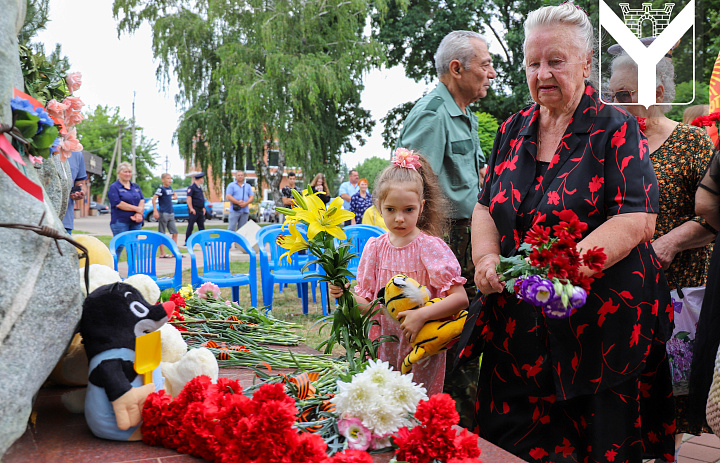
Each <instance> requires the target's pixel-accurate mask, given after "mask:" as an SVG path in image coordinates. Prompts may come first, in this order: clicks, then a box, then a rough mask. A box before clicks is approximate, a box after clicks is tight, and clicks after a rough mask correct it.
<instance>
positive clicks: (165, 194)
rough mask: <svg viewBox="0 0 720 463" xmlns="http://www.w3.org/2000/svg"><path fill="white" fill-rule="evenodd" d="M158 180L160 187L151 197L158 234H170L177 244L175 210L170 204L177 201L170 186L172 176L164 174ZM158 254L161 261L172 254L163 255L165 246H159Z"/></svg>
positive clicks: (175, 194)
mask: <svg viewBox="0 0 720 463" xmlns="http://www.w3.org/2000/svg"><path fill="white" fill-rule="evenodd" d="M160 180H161V181H162V185H160V186H159V187H158V188H157V190H155V194H154V195H153V197H152V206H153V217H155V220H157V221H158V232H159V233H165V232H170V235H171V236H172V240H173V241H175V244H177V237H178V231H177V225H176V224H175V209H174V208H173V203H172V202H173V200H174V199H177V193H175V192H174V191H173V189H172V187H171V186H170V185H171V184H172V175H170V174H168V173H167V172H166V173H164V174H162V175H161V176H160ZM159 254H160V255H159V257H160V258H161V259H170V258H172V257H173V255H172V253H165V246H160V252H159ZM183 255H184V254H183Z"/></svg>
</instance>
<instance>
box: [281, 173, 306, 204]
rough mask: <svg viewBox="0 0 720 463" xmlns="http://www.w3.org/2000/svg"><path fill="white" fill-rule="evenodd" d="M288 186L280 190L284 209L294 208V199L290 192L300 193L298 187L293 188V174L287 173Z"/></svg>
mask: <svg viewBox="0 0 720 463" xmlns="http://www.w3.org/2000/svg"><path fill="white" fill-rule="evenodd" d="M287 178H288V184H287V185H286V186H285V187H283V189H282V190H280V193H281V194H282V202H283V206H285V207H295V199H294V197H293V194H292V190H295V191H297V192H298V193H301V191H300V190H299V189H298V187H296V186H295V172H292V171H291V172H288V174H287Z"/></svg>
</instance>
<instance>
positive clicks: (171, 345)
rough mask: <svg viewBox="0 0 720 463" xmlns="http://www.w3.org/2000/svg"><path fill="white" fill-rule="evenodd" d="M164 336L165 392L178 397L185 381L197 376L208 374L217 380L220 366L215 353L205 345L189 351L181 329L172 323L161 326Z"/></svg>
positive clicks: (162, 363)
mask: <svg viewBox="0 0 720 463" xmlns="http://www.w3.org/2000/svg"><path fill="white" fill-rule="evenodd" d="M160 334H161V336H162V345H161V347H162V362H161V363H160V369H161V370H162V375H163V378H165V392H167V393H168V394H170V395H171V396H173V397H177V395H178V394H180V391H182V390H183V388H184V387H185V383H187V382H188V381H190V380H191V379H193V378H195V377H196V376H200V375H205V376H208V377H209V378H210V379H211V380H212V382H213V383H215V382H217V379H218V374H219V372H220V368H219V367H218V363H217V359H216V358H215V355H214V354H213V353H212V352H211V351H210V349H207V348H205V347H198V348H197V349H191V350H190V351H188V347H187V343H186V342H185V341H184V340H183V338H182V335H181V334H180V331H178V330H177V329H176V328H175V327H174V326H172V325H168V324H166V325H163V326H162V328H160Z"/></svg>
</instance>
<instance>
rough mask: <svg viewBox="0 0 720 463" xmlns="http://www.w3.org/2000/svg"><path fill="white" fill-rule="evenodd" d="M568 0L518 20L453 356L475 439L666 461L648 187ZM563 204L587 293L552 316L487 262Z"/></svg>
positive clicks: (536, 454) (642, 145)
mask: <svg viewBox="0 0 720 463" xmlns="http://www.w3.org/2000/svg"><path fill="white" fill-rule="evenodd" d="M593 35H594V34H593V28H592V24H591V23H590V21H589V19H588V17H587V15H586V13H585V12H584V11H582V10H581V9H578V8H577V7H576V6H575V5H574V4H573V3H570V2H566V3H564V4H562V5H559V6H551V7H544V8H540V9H538V10H536V11H533V12H532V13H530V14H529V15H528V18H527V21H526V23H525V44H524V51H525V60H524V62H525V73H526V77H527V83H528V87H529V89H530V94H531V96H532V98H533V100H534V101H535V104H534V105H532V106H529V107H527V108H525V109H524V110H522V111H520V112H519V113H517V114H515V115H513V116H512V117H510V119H508V120H507V121H505V122H504V123H503V124H502V126H501V128H500V130H499V131H498V134H497V138H496V140H495V144H494V147H493V151H492V154H491V156H490V162H489V165H488V174H487V177H486V182H485V186H484V188H483V190H482V192H481V194H480V197H479V201H478V204H476V206H475V211H474V213H473V224H472V240H473V241H472V248H473V261H474V262H475V269H476V271H475V283H476V284H477V286H478V289H479V291H480V292H481V293H482V294H483V297H480V298H476V300H475V301H473V304H472V305H471V307H470V315H469V317H468V320H467V322H466V323H465V330H464V331H463V334H462V337H461V340H460V345H459V347H458V352H459V353H460V354H459V359H460V360H461V361H462V360H464V359H467V358H472V357H473V355H474V354H476V353H479V352H480V351H482V352H483V360H482V364H481V370H480V381H479V387H478V395H477V404H476V408H475V409H476V421H477V428H476V429H477V431H478V432H479V433H480V435H481V437H484V438H485V439H487V440H488V441H490V442H493V443H494V444H496V445H499V446H500V447H502V448H504V449H506V450H508V451H509V452H512V453H514V454H515V455H517V456H518V457H520V458H522V459H523V460H526V461H532V462H536V461H543V462H545V461H547V462H554V463H557V462H582V461H593V462H599V461H621V462H625V461H627V462H638V463H639V462H641V461H642V459H643V457H645V458H650V457H667V458H672V456H673V447H674V446H673V436H672V434H673V429H674V416H673V403H672V386H671V383H670V373H669V366H668V361H667V357H666V354H665V341H666V340H667V339H668V337H669V336H670V333H671V331H672V322H671V319H670V312H672V305H671V301H670V295H669V289H668V286H667V282H666V281H665V278H664V276H663V274H662V269H661V268H660V265H659V263H658V261H657V258H656V256H655V255H654V253H653V251H652V248H651V247H650V245H649V243H648V241H649V240H650V238H652V234H653V231H654V228H655V218H656V214H657V211H658V185H657V180H656V178H655V174H654V172H653V167H652V164H651V163H650V160H649V158H648V156H647V140H646V139H645V137H644V136H643V135H642V133H641V132H640V129H639V127H638V122H637V119H635V118H634V117H632V116H629V115H628V114H627V113H626V112H624V111H622V110H620V109H618V108H615V107H613V106H611V105H607V104H603V103H602V102H601V101H600V97H599V95H598V92H597V90H596V89H595V87H594V86H593V85H592V84H591V83H590V82H589V81H588V80H587V79H589V77H590V74H591V69H592V52H593V44H594V43H595V40H594V38H593ZM568 211H573V212H574V213H575V214H577V216H578V217H579V220H581V221H582V222H584V223H586V224H587V229H586V230H585V231H583V232H582V236H581V238H580V240H579V242H578V244H577V249H578V251H579V252H580V254H581V256H584V255H585V254H586V253H587V252H588V250H590V249H592V248H594V247H598V248H602V249H603V250H604V253H605V254H606V256H607V260H606V262H605V265H604V268H603V270H602V272H600V273H595V272H594V271H593V270H591V269H590V268H588V267H586V266H581V267H580V271H581V272H582V274H583V275H586V276H591V275H592V276H594V277H595V278H596V279H595V281H594V282H593V283H592V286H591V287H590V291H589V293H588V295H587V302H586V304H585V305H584V306H582V307H580V308H578V309H576V310H575V311H574V312H573V313H571V314H570V315H569V317H567V318H563V319H552V318H549V317H547V316H546V315H545V313H544V312H543V310H542V309H541V308H539V307H536V306H533V305H530V304H529V303H527V302H525V301H523V300H519V299H518V298H517V297H516V296H515V295H511V294H509V293H508V292H507V291H505V288H504V285H503V284H502V283H501V282H500V279H499V277H498V274H497V271H496V266H497V265H498V263H499V262H500V255H502V256H505V257H510V256H513V255H515V254H517V253H518V248H519V247H520V245H521V243H522V242H523V241H524V240H525V238H526V233H527V232H528V230H530V228H531V227H532V226H533V225H534V224H538V223H540V224H542V225H543V226H545V227H552V226H554V225H557V224H559V222H560V221H561V220H563V219H562V217H563V216H565V215H567V214H568Z"/></svg>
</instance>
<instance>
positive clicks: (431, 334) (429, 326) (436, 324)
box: [378, 274, 467, 374]
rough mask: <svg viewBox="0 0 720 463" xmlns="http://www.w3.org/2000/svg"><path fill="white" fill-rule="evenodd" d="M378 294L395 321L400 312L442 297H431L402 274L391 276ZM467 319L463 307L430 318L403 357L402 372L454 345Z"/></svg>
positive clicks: (423, 288)
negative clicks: (447, 315) (440, 317)
mask: <svg viewBox="0 0 720 463" xmlns="http://www.w3.org/2000/svg"><path fill="white" fill-rule="evenodd" d="M378 297H379V298H380V299H381V301H382V304H383V306H385V310H386V311H387V313H388V314H389V315H390V317H392V318H393V319H394V320H395V321H398V318H397V315H398V314H399V313H400V312H403V311H405V310H417V309H419V308H420V307H424V306H428V305H430V304H434V303H436V302H437V301H440V300H442V299H441V298H435V299H430V293H429V292H428V290H427V288H426V287H425V286H423V285H421V284H420V283H418V282H417V281H415V280H413V279H412V278H410V277H409V276H407V275H402V274H400V275H395V276H394V277H392V278H390V281H388V283H387V285H385V288H383V289H381V290H380V292H379V294H378ZM466 318H467V311H466V310H461V311H460V312H459V313H458V314H457V315H455V316H454V317H452V318H447V319H444V320H430V321H428V322H427V323H425V325H423V327H422V328H420V332H419V333H418V334H417V336H416V337H415V341H414V342H413V343H412V350H411V351H410V353H409V354H408V355H407V356H406V357H405V359H403V363H402V366H401V372H402V373H403V374H407V373H410V372H411V371H412V367H413V364H415V363H418V362H419V361H421V360H423V359H426V358H428V357H430V356H431V355H435V354H437V353H439V352H443V351H445V350H447V349H448V348H449V347H451V346H452V345H453V344H454V343H455V342H457V340H458V339H459V338H460V334H462V330H463V326H464V325H465V319H466ZM398 323H399V321H398Z"/></svg>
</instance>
